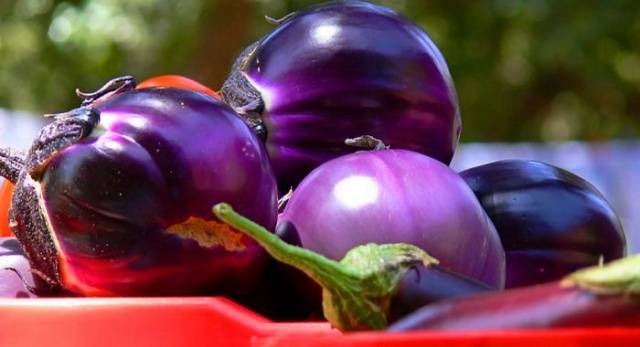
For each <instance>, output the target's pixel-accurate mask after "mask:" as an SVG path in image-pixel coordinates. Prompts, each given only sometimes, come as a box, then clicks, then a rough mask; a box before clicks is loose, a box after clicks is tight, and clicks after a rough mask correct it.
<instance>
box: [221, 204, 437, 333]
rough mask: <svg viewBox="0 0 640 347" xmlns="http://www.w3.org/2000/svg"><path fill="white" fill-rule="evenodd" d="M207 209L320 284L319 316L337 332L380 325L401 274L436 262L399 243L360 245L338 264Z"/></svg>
mask: <svg viewBox="0 0 640 347" xmlns="http://www.w3.org/2000/svg"><path fill="white" fill-rule="evenodd" d="M213 213H214V214H215V215H216V216H217V217H218V218H219V219H220V220H221V221H223V222H225V223H227V224H229V225H230V226H232V227H233V228H234V229H236V230H238V231H240V232H242V233H244V234H246V235H248V236H250V237H251V238H253V239H254V240H256V241H257V242H258V243H259V244H260V245H261V246H262V247H263V248H264V249H265V250H266V251H267V252H268V253H269V254H270V255H271V256H272V257H274V258H275V259H276V260H278V261H280V262H283V263H285V264H288V265H291V266H293V267H295V268H297V269H299V270H301V271H303V272H304V273H305V274H307V275H308V276H309V277H310V278H311V279H313V280H314V281H316V282H317V283H318V284H319V285H320V286H322V289H323V293H322V296H323V303H322V305H323V310H324V315H325V317H326V318H327V320H328V321H329V322H330V323H331V324H332V325H333V326H334V327H336V328H338V329H340V330H342V331H353V330H378V329H384V328H385V327H386V326H387V317H388V310H389V302H390V298H391V295H392V294H393V293H394V292H395V290H396V288H397V286H398V284H399V283H400V280H401V279H402V276H403V275H404V274H405V272H406V271H408V270H409V269H410V268H411V267H413V266H415V265H416V264H418V263H420V264H425V265H430V264H436V263H437V260H435V259H433V258H432V257H430V256H429V255H428V254H426V253H425V252H424V251H423V250H421V249H419V248H418V247H416V246H413V245H409V244H401V243H400V244H388V245H376V244H367V245H362V246H359V247H356V248H354V249H353V250H351V251H349V252H348V253H347V254H346V255H345V257H344V258H343V259H342V260H341V261H340V262H338V261H335V260H331V259H329V258H326V257H324V256H322V255H320V254H317V253H315V252H312V251H310V250H307V249H304V248H301V247H297V246H293V245H290V244H288V243H286V242H284V241H282V240H281V239H280V238H279V237H278V236H277V235H275V234H273V233H271V232H270V231H269V230H267V229H265V228H263V227H262V226H260V225H259V224H256V223H254V222H253V221H251V220H249V219H247V218H245V217H243V216H241V215H240V214H238V213H236V212H235V211H234V210H233V208H232V207H231V206H230V205H229V204H226V203H219V204H217V205H215V206H214V207H213Z"/></svg>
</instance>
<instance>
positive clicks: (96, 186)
mask: <svg viewBox="0 0 640 347" xmlns="http://www.w3.org/2000/svg"><path fill="white" fill-rule="evenodd" d="M134 87H135V81H134V80H133V79H132V78H130V77H123V78H119V79H114V80H113V81H111V82H110V83H108V84H107V85H105V87H103V88H102V89H101V90H99V91H97V92H95V93H91V94H85V93H79V95H80V96H82V97H83V98H84V99H85V101H84V102H83V103H82V106H81V107H79V108H77V109H75V110H72V111H70V112H67V113H64V114H57V115H54V116H55V120H54V121H53V122H52V123H50V124H49V125H47V126H46V127H45V128H44V129H43V130H42V132H41V133H40V135H39V137H38V138H37V139H36V140H35V141H34V143H33V145H32V147H31V148H30V150H29V152H28V153H27V154H26V155H25V156H21V155H19V154H18V153H17V152H12V151H9V150H4V151H2V153H4V155H3V157H2V160H0V167H4V169H3V171H4V172H5V173H6V177H7V178H8V179H10V180H12V181H14V182H16V181H17V182H16V190H15V193H14V196H13V202H12V207H11V211H10V218H11V222H12V224H13V230H14V232H15V234H16V236H17V237H18V239H19V240H20V242H21V243H22V245H23V247H24V249H25V251H26V253H27V255H28V257H29V259H30V261H31V266H32V267H33V269H34V272H35V273H36V274H38V275H39V277H41V278H42V279H44V280H45V281H46V282H47V283H48V284H49V285H50V286H51V287H52V288H60V289H64V290H67V291H70V292H72V293H75V294H79V295H100V296H102V295H104V296H111V295H171V294H181V295H187V294H199V293H225V292H237V291H242V290H243V288H245V289H246V288H247V287H250V286H251V285H253V282H254V281H255V278H257V276H256V272H259V269H260V267H261V264H262V263H263V262H264V259H266V254H265V253H264V252H263V250H262V249H261V248H260V247H259V246H258V245H257V244H256V243H255V242H254V241H252V240H250V239H249V238H246V237H244V236H243V235H242V234H240V233H238V232H237V231H234V230H232V229H230V228H229V227H228V226H227V225H226V224H224V223H220V222H219V221H217V220H216V219H215V218H213V216H211V210H210V209H211V206H212V205H213V204H215V203H217V202H220V201H230V202H232V203H233V204H234V205H236V206H237V208H238V210H241V211H243V213H245V214H247V215H248V216H252V217H251V218H254V219H255V220H256V222H258V223H260V224H261V225H263V226H264V227H266V228H269V229H273V227H274V225H275V222H276V215H277V189H276V182H275V177H274V175H273V173H272V169H271V165H270V163H269V161H268V157H267V153H266V151H265V150H264V147H263V144H262V143H261V142H260V141H259V139H258V138H257V137H256V136H255V134H254V133H253V132H252V131H251V129H250V128H249V127H247V126H246V124H245V123H244V122H243V121H242V120H241V119H240V118H239V117H238V116H237V115H236V114H235V113H234V112H233V110H232V109H231V108H229V107H228V106H226V105H225V104H224V103H222V102H220V101H217V100H215V99H212V98H210V97H207V96H205V95H203V94H200V93H197V92H193V91H188V90H181V89H174V88H149V89H140V90H135V89H134ZM16 178H17V179H16Z"/></svg>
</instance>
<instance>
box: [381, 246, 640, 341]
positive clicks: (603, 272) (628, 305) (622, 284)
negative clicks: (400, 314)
mask: <svg viewBox="0 0 640 347" xmlns="http://www.w3.org/2000/svg"><path fill="white" fill-rule="evenodd" d="M639 269H640V255H636V256H631V257H627V258H624V259H621V260H616V261H614V262H612V263H609V264H607V265H605V266H595V267H592V268H587V269H582V270H579V271H578V272H575V273H572V274H571V275H569V276H567V277H565V278H563V279H562V280H559V281H554V282H549V283H545V284H539V285H534V286H529V287H522V288H516V289H509V290H505V291H503V292H499V293H488V294H480V295H475V296H472V297H466V298H454V299H448V300H443V301H440V302H437V303H433V304H430V305H427V306H425V307H423V308H422V309H420V310H417V311H416V312H414V313H412V314H411V315H408V316H407V317H405V318H403V319H401V320H399V321H398V322H396V323H395V324H393V325H391V326H390V327H389V329H388V330H390V331H409V330H479V329H543V328H569V327H574V328H575V327H583V328H584V327H640V271H639Z"/></svg>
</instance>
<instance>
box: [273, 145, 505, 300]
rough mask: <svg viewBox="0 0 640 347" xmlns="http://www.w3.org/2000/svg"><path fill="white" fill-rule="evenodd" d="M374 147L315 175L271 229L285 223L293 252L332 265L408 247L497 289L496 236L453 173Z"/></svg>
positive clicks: (500, 259)
mask: <svg viewBox="0 0 640 347" xmlns="http://www.w3.org/2000/svg"><path fill="white" fill-rule="evenodd" d="M354 141H355V140H354ZM378 147H379V148H381V149H379V150H370V151H358V152H355V153H351V154H347V155H344V156H341V157H339V158H336V159H333V160H330V161H328V162H326V163H323V164H322V165H320V166H319V167H317V168H316V169H314V170H313V171H312V172H311V173H310V174H309V175H308V176H307V177H305V178H304V180H303V181H302V182H301V183H300V184H299V186H298V187H297V188H296V189H295V190H294V191H293V194H292V195H291V199H290V200H289V201H288V202H287V204H286V206H285V208H284V211H283V212H282V213H281V215H280V216H279V218H278V225H280V224H288V228H289V229H292V231H295V233H296V234H297V238H298V239H299V241H300V246H302V247H304V248H306V249H309V250H312V251H314V252H317V253H319V254H322V255H323V256H326V257H328V258H330V259H333V260H339V259H341V258H343V257H344V256H345V254H346V253H347V252H348V251H350V250H351V249H352V248H354V247H356V246H359V245H362V244H367V243H379V244H386V243H410V244H413V245H416V246H418V247H420V248H421V249H423V250H425V251H426V252H428V253H429V254H430V255H431V256H433V257H435V258H436V259H438V260H439V261H440V263H441V265H442V266H443V267H445V268H448V269H450V270H452V271H455V272H458V273H460V274H463V275H465V276H468V277H471V278H475V279H477V280H479V281H481V282H483V283H486V284H487V285H489V286H491V287H494V288H503V287H504V266H505V265H504V262H505V258H504V257H505V256H504V251H503V249H502V244H501V242H500V237H499V236H498V234H497V232H496V230H495V228H494V226H493V223H492V222H491V220H490V219H489V218H488V217H487V214H486V213H485V212H484V211H483V209H482V206H481V205H480V204H479V203H478V200H477V199H476V197H475V196H474V194H473V192H472V191H471V190H470V189H469V187H467V185H466V184H465V182H464V181H463V180H462V179H461V178H460V177H459V176H458V174H457V173H456V172H454V171H453V170H452V169H451V168H449V167H448V166H446V165H444V164H442V163H441V162H439V161H437V160H435V159H433V158H430V157H428V156H426V155H423V154H421V153H418V152H414V151H409V150H405V149H393V148H391V149H385V145H384V144H380V146H378ZM280 228H281V227H280V226H278V227H277V229H280Z"/></svg>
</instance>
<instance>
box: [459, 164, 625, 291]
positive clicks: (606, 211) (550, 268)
mask: <svg viewBox="0 0 640 347" xmlns="http://www.w3.org/2000/svg"><path fill="white" fill-rule="evenodd" d="M460 176H462V178H463V179H464V180H465V181H466V182H467V184H468V185H469V187H471V189H472V190H473V191H474V193H475V194H476V196H477V197H478V200H479V201H480V203H481V204H482V207H483V208H484V210H485V211H486V212H487V214H488V215H489V217H490V218H491V220H492V221H493V223H494V225H495V227H496V229H497V231H498V234H499V235H500V238H501V240H502V245H503V246H504V250H505V253H506V269H507V273H506V287H507V288H511V287H520V286H527V285H532V284H537V283H544V282H549V281H553V280H557V279H559V278H562V277H563V276H565V275H567V274H569V273H571V272H573V271H575V270H577V269H579V268H582V267H587V266H591V265H596V264H598V263H600V262H609V261H611V260H614V259H618V258H621V257H623V256H624V255H625V252H626V239H625V235H624V232H623V229H622V226H621V224H620V220H619V219H618V217H617V216H616V214H615V212H614V211H613V209H612V208H611V206H610V205H609V203H608V202H607V201H606V199H605V198H604V196H602V194H601V193H600V192H598V190H597V189H596V188H595V187H593V186H592V185H591V184H590V183H589V182H587V181H585V180H584V179H582V178H580V177H578V176H576V175H574V174H572V173H570V172H568V171H566V170H563V169H560V168H557V167H554V166H552V165H549V164H545V163H542V162H536V161H525V160H506V161H498V162H494V163H490V164H486V165H482V166H478V167H475V168H471V169H468V170H465V171H463V172H461V173H460Z"/></svg>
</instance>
